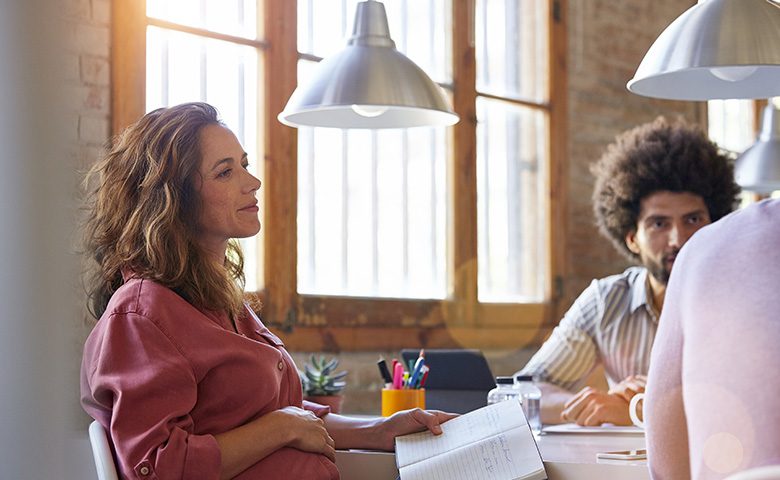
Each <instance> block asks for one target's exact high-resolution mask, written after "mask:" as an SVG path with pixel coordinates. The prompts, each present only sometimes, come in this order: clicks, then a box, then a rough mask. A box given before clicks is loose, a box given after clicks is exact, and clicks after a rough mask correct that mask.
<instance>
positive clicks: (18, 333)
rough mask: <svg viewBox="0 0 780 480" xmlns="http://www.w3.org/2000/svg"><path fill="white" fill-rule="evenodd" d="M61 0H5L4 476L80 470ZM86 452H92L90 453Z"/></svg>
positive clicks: (1, 199)
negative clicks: (75, 437)
mask: <svg viewBox="0 0 780 480" xmlns="http://www.w3.org/2000/svg"><path fill="white" fill-rule="evenodd" d="M58 8H61V6H60V4H59V2H54V1H46V0H24V1H19V0H0V12H2V13H0V477H2V478H7V479H27V478H29V479H54V478H72V477H71V476H70V475H68V474H67V472H68V471H70V469H69V467H68V465H69V464H71V463H74V462H81V461H83V460H84V459H83V458H76V457H74V456H73V455H72V453H71V452H70V451H69V448H70V447H69V442H68V441H67V440H66V439H67V438H68V437H69V436H70V433H69V432H68V429H69V428H70V425H71V424H72V422H71V420H70V419H71V418H72V406H73V402H74V396H75V395H76V391H77V390H76V389H74V388H73V382H74V378H73V376H74V375H73V368H72V363H73V361H74V358H75V357H76V356H77V355H78V354H77V353H75V352H74V348H73V345H75V339H74V336H75V330H76V329H75V328H74V325H77V324H78V316H79V315H80V313H79V312H80V310H79V308H78V301H79V300H78V297H77V295H76V292H77V279H76V275H75V273H76V271H77V266H76V260H75V256H73V255H72V254H71V253H70V252H71V251H72V247H71V245H72V231H73V227H74V217H75V214H74V213H75V212H74V205H75V201H74V198H75V196H74V191H75V176H74V170H73V168H72V165H71V163H72V159H71V156H70V155H69V154H68V153H67V148H66V145H65V142H64V141H63V138H64V136H65V129H66V128H67V124H66V122H65V121H64V120H63V119H64V115H63V110H62V109H61V108H60V106H59V100H60V95H59V89H60V88H61V82H60V81H59V72H60V71H61V70H62V69H61V68H60V65H59V64H58V62H59V61H60V60H61V56H60V55H59V51H60V50H59V49H60V46H61V44H62V38H64V37H63V36H62V35H61V33H62V32H61V30H60V25H58V23H57V22H56V21H55V20H54V19H55V18H58V12H57V11H56V10H57V9H58ZM86 460H91V459H89V458H87V459H86Z"/></svg>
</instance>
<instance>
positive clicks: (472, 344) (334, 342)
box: [277, 326, 550, 353]
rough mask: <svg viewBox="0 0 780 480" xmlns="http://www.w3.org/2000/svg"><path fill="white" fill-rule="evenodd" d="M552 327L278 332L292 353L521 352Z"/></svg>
mask: <svg viewBox="0 0 780 480" xmlns="http://www.w3.org/2000/svg"><path fill="white" fill-rule="evenodd" d="M549 333H550V329H549V327H538V328H474V327H435V328H422V327H415V328H398V327H380V328H371V327H360V328H345V327H330V326H329V327H305V328H299V329H296V330H295V331H294V332H292V333H278V332H277V334H278V335H279V336H280V338H281V339H282V340H283V341H284V343H285V346H286V348H287V349H288V350H290V351H299V352H317V351H324V352H336V353H338V352H342V351H376V350H397V349H399V348H477V349H480V350H490V349H520V348H526V347H528V348H534V347H537V346H538V345H540V344H541V343H542V342H543V341H544V339H545V338H547V336H548V335H549Z"/></svg>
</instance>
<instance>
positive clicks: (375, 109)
mask: <svg viewBox="0 0 780 480" xmlns="http://www.w3.org/2000/svg"><path fill="white" fill-rule="evenodd" d="M352 110H353V111H354V112H355V113H357V114H358V115H360V116H361V117H368V118H373V117H378V116H380V115H382V114H383V113H385V112H386V111H387V107H383V106H379V105H352Z"/></svg>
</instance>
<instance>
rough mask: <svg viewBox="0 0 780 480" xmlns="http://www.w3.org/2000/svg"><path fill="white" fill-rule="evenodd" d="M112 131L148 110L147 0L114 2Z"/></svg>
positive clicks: (119, 129) (112, 26) (125, 125)
mask: <svg viewBox="0 0 780 480" xmlns="http://www.w3.org/2000/svg"><path fill="white" fill-rule="evenodd" d="M111 23H112V25H111V132H112V134H114V135H116V134H118V133H120V132H121V131H122V130H124V129H125V127H127V126H128V125H130V124H131V123H133V122H135V121H136V120H138V119H139V118H141V117H142V116H143V114H144V112H145V110H146V0H133V1H130V0H119V1H114V2H112V3H111Z"/></svg>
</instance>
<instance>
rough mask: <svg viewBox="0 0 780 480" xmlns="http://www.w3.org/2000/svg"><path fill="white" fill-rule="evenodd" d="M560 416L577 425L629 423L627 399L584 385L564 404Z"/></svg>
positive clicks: (592, 425)
mask: <svg viewBox="0 0 780 480" xmlns="http://www.w3.org/2000/svg"><path fill="white" fill-rule="evenodd" d="M561 418H563V419H564V420H566V421H569V422H574V423H576V424H577V425H583V426H591V427H594V426H597V425H601V424H602V423H612V424H614V425H631V424H632V423H631V417H629V415H628V401H626V400H625V399H624V398H623V397H621V396H620V395H617V394H610V393H605V392H602V391H600V390H596V389H595V388H592V387H585V388H583V389H582V390H580V391H579V393H577V394H576V395H574V397H572V399H571V400H569V401H568V402H566V405H564V409H563V412H562V413H561Z"/></svg>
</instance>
